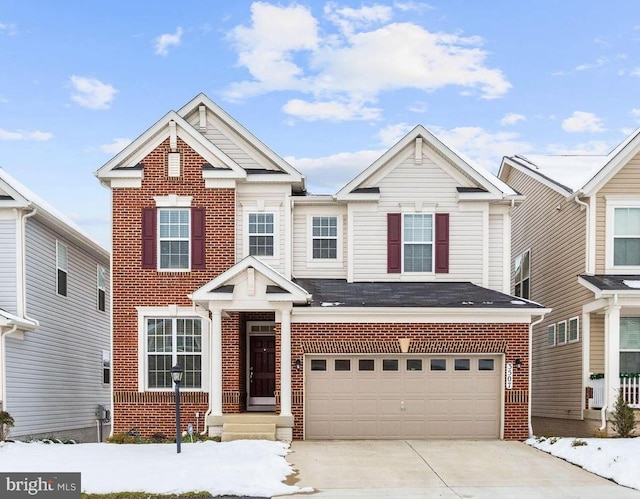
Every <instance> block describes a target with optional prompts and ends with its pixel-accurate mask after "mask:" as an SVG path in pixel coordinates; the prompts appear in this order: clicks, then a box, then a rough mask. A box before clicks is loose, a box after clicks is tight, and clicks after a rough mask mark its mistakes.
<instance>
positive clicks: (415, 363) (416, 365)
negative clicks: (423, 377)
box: [407, 359, 422, 371]
mask: <svg viewBox="0 0 640 499" xmlns="http://www.w3.org/2000/svg"><path fill="white" fill-rule="evenodd" d="M407 371H422V359H407Z"/></svg>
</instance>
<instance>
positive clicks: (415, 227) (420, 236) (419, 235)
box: [404, 214, 433, 243]
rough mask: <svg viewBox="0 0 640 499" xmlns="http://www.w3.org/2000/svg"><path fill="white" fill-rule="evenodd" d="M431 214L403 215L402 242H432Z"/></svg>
mask: <svg viewBox="0 0 640 499" xmlns="http://www.w3.org/2000/svg"><path fill="white" fill-rule="evenodd" d="M432 241H433V217H432V215H422V214H415V215H414V214H407V215H405V216H404V242H405V243H409V242H432Z"/></svg>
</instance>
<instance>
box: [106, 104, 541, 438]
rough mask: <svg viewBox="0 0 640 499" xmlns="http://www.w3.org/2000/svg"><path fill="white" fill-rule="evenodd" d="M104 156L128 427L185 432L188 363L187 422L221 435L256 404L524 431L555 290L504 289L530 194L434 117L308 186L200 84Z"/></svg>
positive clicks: (329, 415) (375, 422) (513, 433)
mask: <svg viewBox="0 0 640 499" xmlns="http://www.w3.org/2000/svg"><path fill="white" fill-rule="evenodd" d="M97 176H98V178H99V179H100V181H101V182H102V183H103V184H104V185H106V186H108V187H109V188H110V189H111V195H112V214H113V258H112V263H113V345H114V351H113V368H114V387H113V389H114V394H113V395H114V400H113V424H114V432H123V431H128V430H130V429H132V428H136V429H137V431H139V432H140V433H142V434H143V435H151V434H153V433H164V434H165V435H167V436H170V435H172V434H173V431H174V428H175V426H174V424H175V423H174V399H173V385H172V381H171V377H170V370H171V367H172V366H173V365H174V364H178V365H179V366H180V367H181V368H182V369H183V370H184V372H185V374H184V376H185V377H184V380H183V381H182V386H181V404H182V422H183V429H184V428H186V425H187V424H188V423H191V424H193V425H194V429H196V430H197V431H203V430H204V429H205V427H206V429H207V430H208V432H209V434H211V435H222V438H223V439H230V438H235V435H234V434H235V433H246V431H248V430H249V429H250V428H248V427H249V426H250V424H252V423H256V422H260V424H262V426H261V427H260V428H262V430H265V429H269V434H270V436H271V438H273V437H274V436H277V438H280V439H284V440H290V439H291V438H295V439H301V438H314V439H321V438H423V437H439V438H467V437H468V438H506V439H524V438H526V437H527V436H528V430H529V429H528V408H529V406H528V400H529V398H528V392H529V375H528V371H529V334H530V323H531V321H532V318H537V317H540V316H543V315H544V314H545V313H546V312H547V310H546V309H544V308H542V307H541V306H540V305H538V304H536V303H533V302H530V301H526V300H519V299H514V298H513V297H512V296H510V295H509V294H508V290H509V278H510V273H509V268H510V253H509V251H510V247H509V237H510V211H511V206H512V204H513V203H516V202H519V201H520V200H521V199H522V197H521V196H519V195H518V194H517V193H516V192H515V191H513V190H512V189H511V188H510V187H508V186H507V185H506V184H504V183H503V182H501V181H500V180H499V179H497V178H496V177H495V176H493V175H491V174H488V173H486V172H484V171H482V170H481V169H479V168H477V167H474V166H473V165H472V164H471V163H470V162H468V161H465V160H464V159H463V158H461V157H460V156H459V155H458V154H456V153H455V152H453V151H452V150H451V149H449V148H448V147H447V146H445V145H444V144H443V143H442V142H440V141H439V140H438V139H437V138H436V137H434V136H433V135H432V134H431V133H429V132H428V131H427V130H426V129H425V128H423V127H421V126H417V127H416V128H414V129H413V130H412V131H411V132H410V133H409V134H408V135H407V136H406V137H404V138H403V139H402V140H401V141H400V142H398V144H396V145H395V146H394V147H392V148H391V149H390V150H389V151H388V152H386V153H385V154H384V155H383V156H382V157H381V158H380V159H378V160H377V161H376V162H375V163H373V164H372V165H371V166H369V167H368V168H366V169H365V170H364V171H363V172H362V173H361V174H359V175H358V176H357V177H356V178H355V179H354V180H352V181H351V182H349V183H348V184H347V185H346V186H345V187H344V188H342V189H341V190H340V191H339V192H337V193H336V194H335V195H323V196H320V195H311V194H308V193H307V192H306V190H305V178H304V177H303V176H302V175H301V174H300V173H299V172H298V171H296V170H295V169H294V168H293V167H291V166H290V165H289V164H288V163H286V162H285V161H284V160H283V159H282V158H281V157H279V156H278V155H276V154H275V153H274V152H273V151H271V150H270V149H268V148H267V147H266V146H265V145H264V144H263V143H262V142H260V141H259V140H258V139H257V138H256V137H254V136H253V135H252V134H251V133H250V132H249V131H248V130H246V129H245V128H244V127H243V126H242V125H240V124H239V123H238V122H237V121H235V120H234V119H233V118H232V117H231V116H229V115H228V114H227V113H226V112H225V111H223V110H222V109H221V108H220V107H218V106H217V105H216V104H215V103H213V102H212V101H211V100H210V99H209V98H208V97H206V96H205V95H203V94H200V95H198V96H197V97H195V98H194V99H193V100H192V101H191V102H189V103H188V104H186V105H185V106H184V107H183V108H182V109H180V110H179V111H177V112H174V111H171V112H169V113H168V114H166V115H165V116H164V117H163V118H162V119H160V120H159V121H158V122H157V123H156V124H154V125H153V126H152V127H151V128H150V129H148V130H147V131H146V132H145V133H144V134H142V135H141V136H140V137H139V138H138V139H136V140H135V141H134V142H133V143H132V144H130V145H129V146H127V147H126V148H125V149H124V150H123V151H122V152H120V153H119V154H118V155H117V156H115V157H114V158H113V159H112V160H111V161H109V162H108V163H106V164H105V165H104V166H103V167H101V168H100V169H99V170H98V171H97ZM256 412H260V414H256ZM243 424H244V427H243V426H242V425H243ZM269 425H271V426H269ZM243 428H244V431H243ZM254 430H255V428H254Z"/></svg>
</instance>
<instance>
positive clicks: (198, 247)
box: [191, 208, 206, 270]
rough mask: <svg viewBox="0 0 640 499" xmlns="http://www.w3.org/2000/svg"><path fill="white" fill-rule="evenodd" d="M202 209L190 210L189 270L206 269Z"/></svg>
mask: <svg viewBox="0 0 640 499" xmlns="http://www.w3.org/2000/svg"><path fill="white" fill-rule="evenodd" d="M204 233H205V216H204V208H191V268H192V269H193V270H203V269H205V268H206V265H205V259H204V247H205V245H204Z"/></svg>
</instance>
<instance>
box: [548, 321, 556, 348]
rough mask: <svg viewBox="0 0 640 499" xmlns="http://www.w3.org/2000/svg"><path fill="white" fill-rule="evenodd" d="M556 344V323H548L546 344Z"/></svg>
mask: <svg viewBox="0 0 640 499" xmlns="http://www.w3.org/2000/svg"><path fill="white" fill-rule="evenodd" d="M555 344H556V325H555V324H550V325H549V327H548V328H547V345H549V346H554V345H555Z"/></svg>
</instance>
